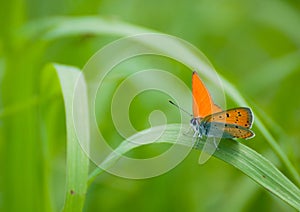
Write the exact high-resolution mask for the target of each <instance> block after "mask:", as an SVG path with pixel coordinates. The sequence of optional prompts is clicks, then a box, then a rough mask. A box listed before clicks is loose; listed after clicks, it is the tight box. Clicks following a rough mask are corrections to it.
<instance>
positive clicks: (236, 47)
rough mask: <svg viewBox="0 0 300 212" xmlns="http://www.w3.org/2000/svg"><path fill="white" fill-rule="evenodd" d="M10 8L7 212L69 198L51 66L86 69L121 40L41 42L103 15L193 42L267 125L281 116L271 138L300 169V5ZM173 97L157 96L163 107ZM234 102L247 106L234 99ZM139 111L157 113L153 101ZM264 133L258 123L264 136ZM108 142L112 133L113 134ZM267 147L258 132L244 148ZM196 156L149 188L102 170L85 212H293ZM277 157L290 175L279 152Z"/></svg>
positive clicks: (3, 199)
mask: <svg viewBox="0 0 300 212" xmlns="http://www.w3.org/2000/svg"><path fill="white" fill-rule="evenodd" d="M171 5H172V10H171V11H170V7H171ZM0 10H1V11H0V14H1V19H0V26H1V30H0V72H1V73H0V80H1V83H0V86H1V94H0V153H1V160H0V161H1V167H2V172H1V175H0V177H1V184H0V186H1V190H0V192H1V193H0V210H1V211H21V210H22V211H57V210H60V209H61V207H62V205H63V196H64V192H65V190H64V188H65V187H64V184H65V157H66V155H65V137H66V132H65V118H64V109H63V104H62V99H61V95H60V93H59V92H58V93H54V94H53V93H51V92H49V93H48V92H47V88H48V89H49V91H50V90H51V89H52V87H51V86H53V84H51V83H50V84H49V85H47V86H46V88H45V87H44V91H43V92H41V90H40V89H41V88H40V83H41V80H40V79H41V78H42V77H41V75H42V73H41V70H42V68H43V67H44V65H45V64H47V63H48V62H60V63H64V64H68V65H73V66H78V67H82V66H83V65H84V64H85V62H86V61H87V59H88V58H89V57H90V56H91V55H93V53H94V52H95V51H97V50H98V49H99V48H100V47H102V46H103V45H104V44H106V43H108V42H110V41H112V40H114V39H116V38H117V37H119V36H120V35H116V34H113V35H102V36H93V35H90V34H84V35H79V36H77V35H76V36H73V37H65V38H63V37H61V36H58V37H56V39H55V40H52V41H51V42H49V41H47V40H44V39H42V37H43V35H45V34H47V33H48V31H45V32H41V31H39V29H40V27H41V24H40V23H41V22H44V21H45V20H50V22H51V21H52V20H59V21H58V22H56V23H58V24H62V26H63V22H61V21H60V20H61V19H60V18H61V16H64V17H65V18H67V19H70V20H73V19H72V18H73V17H86V16H90V15H101V16H102V17H105V18H106V19H108V20H112V22H116V21H117V22H118V21H122V22H123V21H124V22H127V23H129V24H130V25H134V24H136V25H139V26H141V27H142V28H149V29H153V30H157V31H161V32H164V33H168V34H172V35H175V36H179V37H181V38H183V39H186V40H187V41H189V42H191V43H193V44H194V45H196V46H197V47H198V48H199V49H201V50H202V51H203V52H204V53H205V54H206V55H207V56H208V58H209V59H210V60H211V61H212V63H213V64H214V66H215V67H216V69H217V70H218V71H219V72H220V73H221V74H222V75H223V76H224V77H225V78H226V79H229V80H230V82H231V83H233V84H234V85H235V87H236V88H238V89H239V90H240V93H242V94H243V95H244V97H246V98H247V100H248V102H250V103H251V102H254V103H255V105H256V107H257V108H254V109H255V110H256V111H259V110H261V111H263V112H264V113H265V114H266V117H263V116H262V117H261V118H262V120H263V121H264V122H265V123H270V122H267V121H265V120H264V119H268V118H267V117H271V123H272V122H273V124H267V127H268V130H270V131H271V132H272V134H273V136H274V138H275V139H276V140H277V141H278V142H279V144H280V146H281V148H282V150H283V151H284V152H285V153H286V154H287V155H288V157H289V159H290V160H291V162H292V163H293V164H294V166H295V167H296V169H297V170H298V173H299V166H298V164H299V162H300V148H299V138H300V134H299V130H298V129H299V127H298V125H299V123H298V122H299V120H300V110H299V108H300V100H299V98H297V97H298V93H299V89H298V88H297V84H298V83H299V79H300V65H299V63H298V61H299V60H298V57H297V56H298V54H299V42H300V31H299V29H300V15H299V14H300V13H299V10H300V5H299V2H298V1H292V0H289V1H279V0H274V1H271V0H266V1H258V0H256V1H246V0H244V1H237V0H230V1H229V0H228V1H222V2H220V1H216V0H213V1H209V0H204V1H192V0H190V1H180V2H178V3H176V4H174V2H172V1H170V0H168V1H164V2H161V1H151V2H149V1H148V2H146V1H138V0H133V1H120V0H119V1H95V0H91V1H72V2H70V1H51V2H50V1H22V0H14V1H9V2H2V6H1V8H0ZM58 16H60V17H58ZM52 18H53V19H52ZM41 19H43V20H41ZM28 24H30V25H28ZM28 26H30V28H29V27H28ZM70 27H71V26H70ZM29 29H30V30H29ZM28 31H29V32H32V34H30V33H29V34H28ZM49 31H51V28H50V29H49ZM64 33H66V32H64V31H63V28H62V34H64ZM129 33H130V32H129ZM132 33H134V32H132ZM171 66H172V64H171ZM173 70H174V72H176V74H178V75H179V76H180V77H181V78H182V79H184V80H185V82H186V84H187V85H189V84H190V76H189V73H188V72H184V71H181V69H180V67H178V66H176V65H175V67H174V69H173ZM43 82H44V81H43ZM46 82H47V81H46ZM46 82H44V83H46ZM44 86H45V85H44ZM163 101H164V99H163V98H155V97H154V98H153V104H157V102H160V103H161V102H163ZM251 105H252V104H251ZM229 106H237V105H235V104H234V103H233V102H229ZM162 109H163V110H165V111H167V113H166V115H167V117H168V120H172V121H174V122H176V121H179V118H177V120H176V118H174V117H178V114H177V111H176V110H175V109H173V108H170V106H169V105H168V104H167V103H166V105H165V106H164V108H162ZM187 109H188V108H187ZM135 111H136V112H137V114H141V115H142V114H145V113H148V111H147V110H145V109H144V107H143V104H141V105H140V107H138V108H135ZM103 113H105V111H104V112H103ZM105 119H109V117H108V116H107V117H105ZM174 119H175V120H174ZM268 120H270V119H268ZM147 121H148V120H147V118H145V119H144V120H139V123H140V124H139V126H141V125H143V126H147ZM276 125H278V126H279V127H280V128H281V129H282V130H283V132H284V134H285V135H287V136H284V137H283V136H282V135H281V134H279V133H278V132H277V130H276V128H275V127H273V126H276ZM255 127H256V126H255V124H254V130H255V131H256V128H255ZM107 134H108V136H110V137H114V134H115V132H114V131H107ZM261 140H262V135H260V134H257V137H256V138H255V139H253V140H251V141H247V143H246V144H247V145H249V146H251V147H252V148H253V149H255V150H256V151H258V152H261V153H264V152H269V149H270V146H269V145H267V144H266V143H261V142H259V141H261ZM197 156H198V153H197V152H192V153H191V155H190V156H188V158H187V159H186V160H185V161H184V162H183V163H182V164H180V165H179V166H178V167H176V168H175V169H174V170H172V171H171V172H169V173H167V174H165V175H163V176H161V177H157V178H154V179H148V180H145V181H132V180H125V179H119V178H117V177H114V176H111V175H108V174H104V175H103V176H101V177H100V178H99V179H97V180H96V182H95V184H93V185H92V187H91V188H90V189H89V192H88V195H87V199H86V204H85V210H86V211H95V210H102V211H111V210H120V209H124V208H127V209H128V211H133V210H143V211H154V210H155V211H166V210H174V211H179V210H180V211H182V210H188V211H207V210H216V209H218V210H222V209H224V210H225V209H227V210H228V211H232V210H237V211H240V210H243V211H252V210H264V211H273V210H274V208H275V209H279V210H282V211H290V210H291V209H290V208H289V207H288V206H286V205H285V204H283V203H282V202H281V201H278V199H277V198H273V197H272V196H270V195H269V194H268V193H266V192H265V191H262V190H261V189H260V188H258V187H257V186H256V185H255V184H253V183H252V182H251V181H249V180H247V179H245V178H244V176H243V175H240V173H238V172H237V171H236V170H235V169H233V168H231V167H229V166H227V165H226V164H224V163H222V162H219V161H217V160H214V159H212V160H211V161H210V162H209V163H208V164H206V165H205V166H201V167H199V166H198V165H197V163H196V161H197ZM267 156H268V157H269V158H270V160H272V161H273V162H274V163H276V164H277V166H278V167H279V168H280V169H281V170H282V171H283V172H284V173H285V174H286V175H287V176H288V175H289V174H288V172H287V170H286V169H285V168H284V167H283V166H282V164H281V162H280V161H279V160H278V158H277V157H276V156H275V155H274V154H272V153H270V154H267ZM174 185H177V187H176V189H175V188H174ZM249 187H250V188H249ZM199 188H201V189H199ZM178 191H180V192H178ZM245 191H250V192H249V193H246V192H245ZM228 193H229V194H239V195H235V196H236V197H237V198H236V200H235V201H233V200H231V201H227V198H226V196H228V195H226V196H224V194H228ZM149 200H151V202H152V204H151V205H149ZM16 203H17V204H16Z"/></svg>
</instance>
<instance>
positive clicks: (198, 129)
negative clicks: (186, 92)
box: [190, 117, 207, 138]
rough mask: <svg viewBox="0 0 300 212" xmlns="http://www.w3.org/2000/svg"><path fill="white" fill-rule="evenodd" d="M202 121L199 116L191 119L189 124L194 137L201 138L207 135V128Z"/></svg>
mask: <svg viewBox="0 0 300 212" xmlns="http://www.w3.org/2000/svg"><path fill="white" fill-rule="evenodd" d="M203 121H204V120H203V119H202V118H200V117H198V118H192V119H191V121H190V124H191V127H192V128H193V130H194V132H195V134H194V137H200V138H202V136H203V135H207V129H206V128H205V127H204V124H203Z"/></svg>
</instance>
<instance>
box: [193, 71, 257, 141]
mask: <svg viewBox="0 0 300 212" xmlns="http://www.w3.org/2000/svg"><path fill="white" fill-rule="evenodd" d="M192 91H193V118H192V120H191V122H190V123H191V126H192V128H193V130H194V132H195V134H194V136H197V137H201V138H202V136H203V135H204V136H207V137H214V138H216V137H217V138H244V139H249V138H252V137H254V135H255V134H254V133H253V132H252V131H251V130H250V129H251V127H252V123H253V115H252V111H251V109H250V108H247V107H238V108H233V109H229V110H225V111H223V110H222V109H221V108H220V107H219V106H217V105H216V104H215V103H214V102H213V100H212V98H211V96H210V94H209V92H208V90H207V89H206V87H205V86H204V84H203V82H202V81H201V79H200V77H199V75H198V74H197V73H196V72H195V71H194V72H193V76H192Z"/></svg>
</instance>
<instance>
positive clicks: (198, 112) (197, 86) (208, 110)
mask: <svg viewBox="0 0 300 212" xmlns="http://www.w3.org/2000/svg"><path fill="white" fill-rule="evenodd" d="M192 90H193V115H194V117H195V118H198V117H200V118H204V117H205V116H208V115H210V114H213V113H217V112H220V111H222V109H221V108H220V107H219V106H217V105H215V103H214V102H213V100H212V98H211V96H210V94H209V92H208V90H207V89H206V87H205V86H204V84H203V82H202V81H201V79H200V77H199V75H198V74H197V72H195V71H194V72H193V77H192Z"/></svg>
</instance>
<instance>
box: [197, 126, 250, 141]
mask: <svg viewBox="0 0 300 212" xmlns="http://www.w3.org/2000/svg"><path fill="white" fill-rule="evenodd" d="M203 126H204V128H205V130H206V132H207V135H206V136H207V137H218V138H244V139H246V138H248V139H249V138H252V137H253V136H254V135H255V134H254V133H253V132H252V131H251V130H250V129H247V128H245V127H242V126H239V125H236V124H227V123H221V122H204V123H203Z"/></svg>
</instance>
